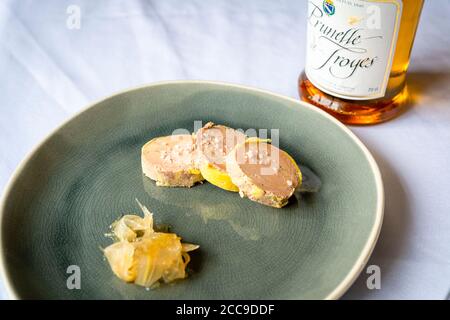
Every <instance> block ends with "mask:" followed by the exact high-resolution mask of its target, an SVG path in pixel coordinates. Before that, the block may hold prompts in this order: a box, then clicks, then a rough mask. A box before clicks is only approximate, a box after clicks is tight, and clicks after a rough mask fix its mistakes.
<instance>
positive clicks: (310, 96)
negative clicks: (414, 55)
mask: <svg viewBox="0 0 450 320" xmlns="http://www.w3.org/2000/svg"><path fill="white" fill-rule="evenodd" d="M423 2H424V0H403V12H402V18H401V22H400V29H399V34H398V40H397V47H396V50H395V55H394V60H393V63H392V69H391V72H390V76H389V82H388V85H387V89H386V94H385V96H384V97H383V98H380V99H375V100H346V99H341V98H337V97H334V96H332V95H329V94H327V93H325V92H323V91H321V90H319V89H318V88H316V87H315V86H314V85H313V84H312V83H311V82H310V81H309V80H308V78H307V77H306V75H305V73H304V72H303V73H302V74H301V75H300V78H299V91H300V98H301V99H302V100H304V101H306V102H309V103H311V104H313V105H315V106H317V107H319V108H321V109H323V110H325V111H327V112H328V113H330V114H332V115H333V116H335V117H336V118H338V119H339V120H341V121H342V122H344V123H347V124H361V125H364V124H375V123H379V122H383V121H386V120H389V119H391V118H393V117H395V116H397V115H398V114H400V113H401V112H402V111H403V110H404V108H405V106H407V104H408V102H409V95H408V88H407V86H406V72H407V70H408V66H409V60H410V56H411V49H412V46H413V43H414V38H415V35H416V30H417V26H418V23H419V18H420V13H421V11H422V7H423Z"/></svg>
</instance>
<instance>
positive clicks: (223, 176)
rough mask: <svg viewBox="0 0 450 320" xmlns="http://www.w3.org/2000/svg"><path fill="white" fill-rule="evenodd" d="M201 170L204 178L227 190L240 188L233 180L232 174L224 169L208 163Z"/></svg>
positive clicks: (237, 190) (236, 190) (235, 190)
mask: <svg viewBox="0 0 450 320" xmlns="http://www.w3.org/2000/svg"><path fill="white" fill-rule="evenodd" d="M200 172H201V173H202V176H203V178H205V180H206V181H208V182H209V183H211V184H213V185H215V186H216V187H219V188H221V189H225V190H227V191H232V192H239V188H238V187H237V186H236V185H235V184H234V183H233V182H232V181H231V178H230V176H229V175H228V174H227V173H226V172H224V171H222V170H219V169H217V168H216V167H214V166H213V165H211V164H206V165H204V166H202V167H201V168H200Z"/></svg>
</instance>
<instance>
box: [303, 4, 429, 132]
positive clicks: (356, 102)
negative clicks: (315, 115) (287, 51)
mask: <svg viewBox="0 0 450 320" xmlns="http://www.w3.org/2000/svg"><path fill="white" fill-rule="evenodd" d="M423 2H424V1H423V0H403V1H402V0H325V1H324V0H310V1H309V5H308V24H307V53H306V56H307V58H306V67H305V71H304V72H303V73H302V74H301V75H300V78H299V91H300V97H301V99H302V100H304V101H307V102H309V103H311V104H313V105H315V106H317V107H319V108H321V109H323V110H325V111H327V112H328V113H330V114H332V115H333V116H335V117H336V118H338V119H339V120H341V121H342V122H344V123H347V124H374V123H378V122H382V121H385V120H388V119H391V118H393V117H394V116H396V115H397V114H399V113H400V112H401V111H402V110H403V109H404V108H403V107H404V106H405V105H406V104H407V102H408V88H407V86H406V81H405V80H406V71H407V69H408V65H409V59H410V54H411V49H412V46H413V42H414V38H415V33H416V30H417V25H418V22H419V18H420V13H421V11H422V7H423Z"/></svg>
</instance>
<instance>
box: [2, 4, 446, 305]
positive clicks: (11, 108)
mask: <svg viewBox="0 0 450 320" xmlns="http://www.w3.org/2000/svg"><path fill="white" fill-rule="evenodd" d="M70 5H75V6H78V7H79V8H80V12H81V20H80V21H81V24H80V29H70V28H68V27H67V19H68V18H69V14H67V8H68V7H69V6H70ZM69 10H70V9H69ZM305 13H306V1H296V0H283V1H273V0H267V1H264V0H246V1H241V0H233V1H230V0H209V1H204V0H197V1H194V0H184V1H181V0H159V1H150V0H142V1H137V0H136V1H131V0H123V1H115V0H109V1H106V0H96V1H92V0H91V1H89V0H86V1H82V0H69V1H68V0H53V1H50V0H49V1H44V0H39V1H37V0H35V1H24V0H13V1H5V0H2V1H1V3H0V74H1V76H2V77H1V78H2V80H1V81H0V149H1V153H0V190H3V188H4V186H5V184H6V182H7V180H8V179H9V177H10V175H11V173H12V171H13V170H14V168H15V167H16V166H17V164H18V163H19V161H20V160H21V159H22V158H23V157H24V156H25V155H26V154H27V153H28V152H29V151H30V149H31V148H32V147H33V146H34V145H35V144H36V143H38V142H39V141H40V140H41V139H42V138H44V137H45V136H46V135H47V134H48V133H49V132H50V131H51V130H52V129H53V128H55V127H56V126H57V125H58V124H60V123H61V122H62V121H64V120H65V119H67V118H69V117H70V116H71V115H73V114H74V113H75V112H77V111H78V110H80V109H81V108H83V107H84V106H85V105H86V104H87V103H89V102H91V101H93V100H96V99H98V98H101V97H104V96H107V95H110V94H111V93H113V92H115V91H118V90H121V89H124V88H127V87H131V86H135V85H139V84H144V83H149V82H153V81H161V80H174V79H204V80H220V81H229V82H236V83H241V84H245V85H250V86H255V87H260V88H264V89H269V90H272V91H274V92H277V93H281V94H284V95H287V96H291V97H298V94H297V87H296V83H297V77H298V74H299V73H300V71H301V70H302V68H303V65H304V60H305V54H304V53H305V26H306V25H305ZM449 16H450V1H448V0H444V1H441V0H428V2H427V3H426V5H425V8H424V13H423V16H422V22H421V25H420V29H419V32H418V35H417V39H416V46H415V48H414V51H413V59H412V63H411V72H410V76H409V80H410V86H411V88H412V89H413V91H414V98H415V100H416V105H415V106H414V107H413V108H412V109H411V110H409V111H408V112H407V113H405V114H404V115H403V116H401V117H400V118H398V119H396V120H393V121H391V122H388V123H385V124H382V125H378V126H372V127H353V128H352V130H353V131H354V132H355V133H356V134H357V135H358V136H359V137H360V138H361V140H362V141H363V142H364V143H366V145H367V146H368V147H369V149H370V150H371V151H372V152H373V154H374V156H375V158H376V160H377V161H378V163H379V165H380V167H381V170H382V174H383V177H384V182H385V189H386V213H385V221H384V225H383V229H382V232H381V236H380V240H379V242H378V245H377V247H376V249H375V251H374V254H373V256H372V258H371V259H370V261H369V264H376V265H379V266H380V267H381V276H382V277H381V279H382V281H381V285H382V287H381V290H369V289H367V287H366V279H367V274H365V273H363V274H362V275H361V276H360V278H359V279H358V280H357V281H356V283H355V284H354V285H353V287H352V288H351V289H350V290H349V291H348V293H347V294H346V296H345V298H355V299H379V298H382V299H391V298H401V299H403V298H414V299H415V298H425V299H428V298H433V299H444V298H445V297H446V296H447V295H448V293H449V290H450V199H449V198H450V169H449V165H450V22H449V20H448V17H449ZM0 287H1V284H0ZM0 297H2V298H5V297H6V294H5V291H4V290H2V289H0Z"/></svg>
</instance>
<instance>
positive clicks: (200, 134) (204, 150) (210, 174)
mask: <svg viewBox="0 0 450 320" xmlns="http://www.w3.org/2000/svg"><path fill="white" fill-rule="evenodd" d="M245 139H246V136H245V134H244V133H243V132H240V131H238V130H235V129H232V128H229V127H226V126H223V125H217V124H214V123H213V122H208V123H207V124H206V125H205V126H204V127H203V128H201V129H200V130H198V131H197V134H196V145H197V152H198V157H197V163H198V167H199V168H200V171H201V173H202V175H203V177H204V178H205V179H206V180H207V181H209V182H210V183H211V184H213V185H215V186H217V187H219V188H222V189H225V190H228V191H233V192H238V191H239V188H238V187H237V186H236V185H234V184H233V182H232V181H231V178H230V177H229V176H228V173H227V171H226V163H225V162H226V156H227V154H228V153H229V152H230V151H231V150H233V148H234V147H235V146H236V145H237V144H238V143H243V142H245Z"/></svg>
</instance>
